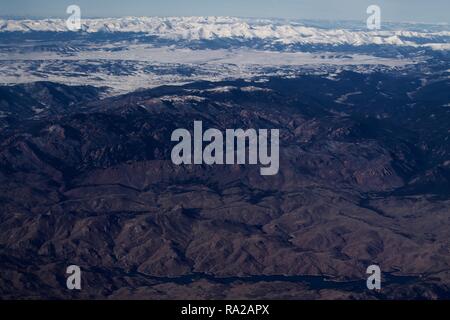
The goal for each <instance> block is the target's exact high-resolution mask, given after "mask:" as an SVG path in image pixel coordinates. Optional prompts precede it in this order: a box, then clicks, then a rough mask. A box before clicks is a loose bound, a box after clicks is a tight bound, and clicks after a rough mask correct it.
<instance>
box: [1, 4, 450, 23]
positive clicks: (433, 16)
mask: <svg viewBox="0 0 450 320" xmlns="http://www.w3.org/2000/svg"><path fill="white" fill-rule="evenodd" d="M70 4H77V5H79V6H80V7H81V10H82V15H83V16H84V17H117V16H203V15H217V16H238V17H277V18H300V19H326V20H361V19H364V20H365V19H366V17H367V15H366V8H367V7H368V5H370V4H377V5H379V6H380V7H381V9H382V18H383V19H384V20H387V21H417V22H435V23H438V22H447V23H448V22H450V14H449V13H450V0H427V1H424V0H221V1H218V0H160V1H156V0H68V1H67V0H0V16H21V17H40V18H47V17H65V16H66V13H65V11H66V8H67V6H68V5H70Z"/></svg>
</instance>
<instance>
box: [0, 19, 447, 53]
mask: <svg viewBox="0 0 450 320" xmlns="http://www.w3.org/2000/svg"><path fill="white" fill-rule="evenodd" d="M432 29H433V30H422V31H417V30H416V29H414V31H411V30H405V28H401V29H395V28H394V29H393V28H392V27H390V28H388V29H382V30H380V31H370V30H364V29H362V28H359V29H356V30H355V29H345V28H340V27H339V28H320V27H317V26H308V25H307V24H305V23H304V22H287V21H279V20H267V19H242V18H233V17H167V18H162V17H125V18H104V19H84V20H83V21H82V32H86V33H98V32H132V33H144V34H147V35H152V36H156V37H159V38H161V39H170V40H188V41H196V40H216V39H243V40H271V41H273V42H276V43H280V44H283V45H286V44H318V45H353V46H361V45H371V44H377V45H383V44H386V45H398V46H413V47H421V46H426V47H431V48H433V49H441V50H448V49H450V29H449V26H448V25H442V26H440V27H439V28H432ZM33 31H35V32H43V31H46V32H67V31H68V29H67V26H66V21H65V20H63V19H45V20H0V32H33Z"/></svg>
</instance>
